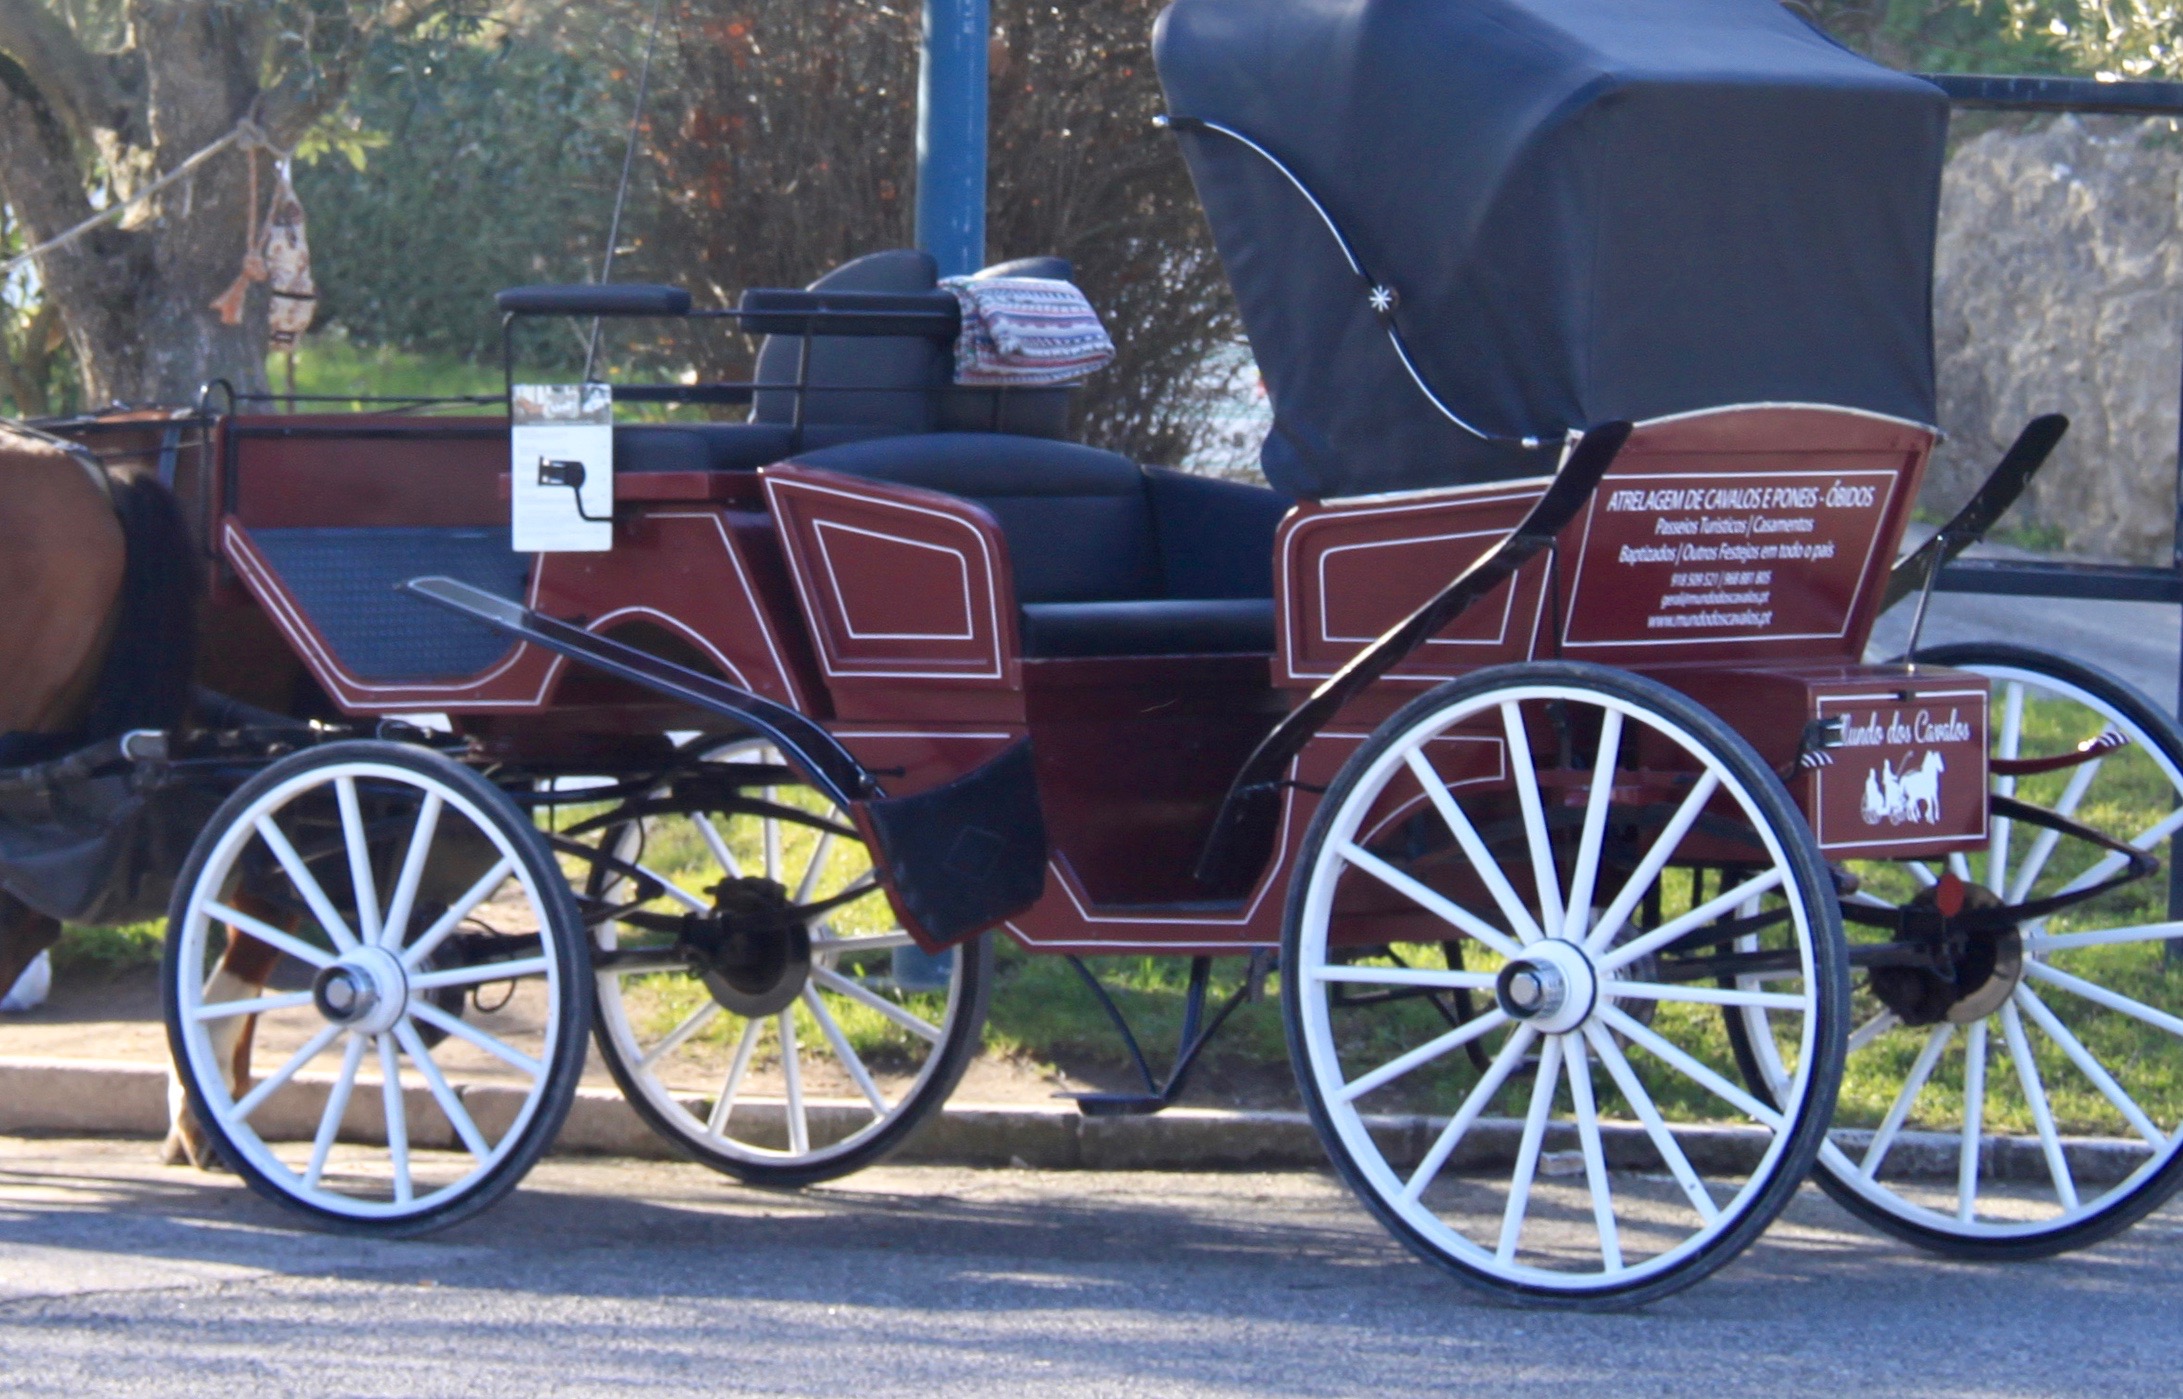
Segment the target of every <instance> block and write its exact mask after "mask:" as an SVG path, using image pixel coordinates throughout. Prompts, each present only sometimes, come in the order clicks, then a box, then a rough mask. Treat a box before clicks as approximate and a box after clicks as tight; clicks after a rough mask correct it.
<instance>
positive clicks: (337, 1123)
mask: <svg viewBox="0 0 2183 1399" xmlns="http://www.w3.org/2000/svg"><path fill="white" fill-rule="evenodd" d="M363 1062H364V1037H363V1036H362V1035H352V1036H350V1038H349V1047H348V1049H347V1050H346V1051H344V1052H343V1054H342V1056H341V1072H340V1073H339V1074H337V1075H335V1077H334V1086H333V1090H332V1091H331V1092H329V1093H328V1094H327V1095H326V1107H325V1109H324V1110H323V1111H322V1112H320V1113H319V1115H318V1135H317V1136H315V1137H313V1138H312V1139H311V1160H310V1164H309V1165H307V1166H305V1167H304V1168H303V1188H304V1189H305V1190H316V1189H318V1179H319V1177H320V1176H322V1175H324V1174H325V1172H326V1156H327V1153H329V1152H331V1151H332V1150H333V1149H334V1140H335V1139H336V1138H337V1137H339V1136H340V1135H341V1119H342V1118H344V1117H346V1116H348V1113H349V1095H350V1094H351V1093H354V1092H355V1091H356V1071H357V1069H358V1068H360V1067H361V1066H362V1065H363Z"/></svg>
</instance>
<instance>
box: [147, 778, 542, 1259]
mask: <svg viewBox="0 0 2183 1399" xmlns="http://www.w3.org/2000/svg"><path fill="white" fill-rule="evenodd" d="M344 777H346V778H350V779H359V778H361V779H366V780H374V781H389V782H395V783H400V784H402V785H405V786H409V787H412V788H415V789H418V790H419V791H420V792H422V793H426V794H432V795H437V796H438V797H439V798H440V800H441V802H442V803H443V804H444V805H445V806H446V807H451V808H453V809H454V810H456V811H459V812H461V813H462V815H463V816H465V817H466V818H468V819H469V821H470V822H471V824H472V825H474V826H475V827H477V828H478V829H479V830H480V831H483V832H484V833H485V835H486V836H487V838H488V839H490V840H491V841H492V843H493V847H494V849H495V850H497V851H498V852H499V853H500V855H501V857H502V858H503V859H505V860H506V861H507V862H508V864H509V866H510V870H509V877H510V878H513V879H515V880H516V881H517V882H518V883H519V884H520V885H521V886H522V889H523V895H524V898H525V900H526V901H527V902H528V903H529V905H530V908H531V911H532V912H533V913H534V914H536V916H537V920H538V926H539V946H540V955H541V956H542V957H543V958H544V960H545V962H546V972H545V977H544V981H545V984H546V995H547V1003H546V1015H545V1031H544V1035H545V1046H544V1049H543V1051H542V1052H541V1053H540V1055H539V1056H538V1064H539V1072H538V1073H537V1074H535V1075H533V1076H532V1080H531V1086H530V1088H529V1090H528V1092H527V1093H526V1094H525V1095H524V1100H523V1105H522V1107H521V1108H520V1109H518V1111H517V1112H516V1114H515V1116H514V1118H513V1119H512V1120H511V1121H510V1123H509V1125H508V1126H507V1127H506V1128H505V1129H503V1131H502V1133H501V1136H500V1140H499V1141H498V1142H496V1143H494V1144H493V1148H492V1150H491V1151H489V1152H488V1153H486V1155H485V1157H484V1159H482V1160H480V1159H479V1158H477V1157H476V1156H474V1155H473V1156H471V1157H470V1160H471V1163H472V1164H471V1168H470V1169H469V1170H467V1171H465V1172H464V1173H463V1174H462V1175H461V1176H459V1177H457V1178H456V1179H455V1180H454V1181H452V1182H451V1183H449V1184H447V1185H444V1186H441V1187H440V1188H438V1189H436V1190H434V1191H432V1192H431V1193H429V1194H426V1195H421V1196H417V1197H415V1198H413V1199H411V1200H409V1201H407V1202H403V1201H400V1200H393V1201H376V1200H366V1199H358V1198H356V1197H354V1196H350V1195H345V1194H342V1193H341V1192H339V1191H336V1190H328V1189H326V1188H325V1186H324V1184H323V1181H324V1179H325V1177H324V1176H323V1175H321V1176H320V1181H321V1184H320V1185H317V1186H311V1185H308V1184H306V1183H305V1181H304V1179H303V1173H302V1172H299V1171H297V1170H295V1169H294V1168H292V1167H291V1166H289V1165H288V1163H287V1162H285V1161H283V1160H281V1159H280V1158H279V1157H278V1156H277V1155H275V1154H274V1153H273V1151H272V1149H271V1147H270V1146H268V1144H267V1143H266V1141H265V1139H264V1138H263V1137H262V1136H260V1135H259V1133H258V1132H257V1130H256V1129H255V1128H253V1127H251V1126H250V1124H249V1120H248V1119H247V1118H245V1119H240V1120H237V1119H235V1118H234V1117H233V1112H234V1109H235V1096H234V1094H233V1092H232V1091H231V1090H230V1088H229V1086H228V1082H227V1076H226V1074H225V1072H224V1071H223V1070H222V1068H221V1066H220V1064H219V1062H218V1060H217V1059H216V1058H215V1057H214V1055H213V1049H212V1040H211V1032H210V1029H209V1028H208V1027H209V1025H210V1023H211V1022H209V1021H206V1020H202V1019H199V1018H198V1016H197V1014H196V1011H197V1010H198V1009H199V1008H200V1007H202V1006H203V1005H204V1003H205V1002H204V979H203V976H202V968H203V967H204V966H205V964H206V961H207V957H208V953H209V951H210V948H209V933H210V930H211V927H212V925H213V923H215V922H224V920H220V919H217V918H216V917H215V916H214V915H213V914H212V913H211V911H210V910H209V909H208V908H207V905H208V904H210V903H213V902H216V901H218V899H219V893H220V889H221V886H222V885H224V884H225V883H226V881H227V878H228V876H229V875H230V874H231V873H233V871H234V865H235V859H236V857H237V856H238V855H239V854H240V853H241V852H242V849H243V847H244V846H245V845H247V844H248V843H249V842H250V840H251V838H252V837H253V836H255V835H256V834H257V822H258V821H259V819H260V818H262V817H266V816H270V815H272V814H274V813H276V812H278V811H279V810H281V809H282V808H283V807H285V806H287V805H288V804H289V803H290V802H291V801H292V800H294V799H295V798H296V797H297V796H299V795H301V794H303V793H304V792H306V791H310V790H314V789H317V788H319V787H323V786H328V785H331V784H332V783H334V782H335V781H338V780H339V779H341V778H344ZM506 882H507V881H506V880H505V879H503V880H502V886H503V887H504V886H505V884H506ZM547 908H548V905H547V904H546V902H545V901H544V900H543V899H542V898H541V897H540V896H539V891H538V886H537V885H536V884H535V883H534V882H533V879H532V872H531V868H530V857H529V855H528V854H527V852H525V851H523V850H521V849H520V848H519V847H518V846H517V844H516V843H515V842H513V841H511V840H510V839H509V838H508V836H507V833H506V832H504V831H502V830H501V829H500V827H499V826H498V824H497V823H495V822H494V821H492V820H491V819H490V818H489V817H487V816H486V815H485V813H484V812H483V811H482V810H480V809H479V808H478V806H477V805H476V804H475V803H474V802H472V801H471V800H470V798H469V797H468V796H467V795H466V794H464V793H463V792H461V791H458V790H457V789H456V788H455V787H454V786H453V785H452V784H449V783H446V782H443V781H441V780H440V779H439V778H437V777H434V776H432V775H431V774H429V773H424V772H419V771H417V770H416V769H414V768H409V767H403V766H399V765H396V764H392V763H382V762H374V761H370V760H351V761H346V762H340V763H328V764H323V765H319V766H313V767H307V768H305V769H304V770H302V771H300V772H298V773H296V774H295V775H294V776H292V777H290V778H288V779H287V780H286V781H284V782H281V783H279V784H278V785H276V786H274V787H272V788H271V789H269V790H267V791H266V792H263V793H261V794H260V795H259V796H258V798H257V800H255V801H253V802H252V803H251V804H250V805H249V807H248V808H246V809H245V810H243V811H242V812H240V813H238V814H237V815H236V817H235V818H234V819H233V820H232V821H230V822H229V823H228V826H227V829H226V830H224V831H222V832H221V834H220V839H219V840H218V841H217V842H216V843H215V844H214V845H213V848H212V851H211V853H210V854H209V855H208V856H207V857H206V859H205V865H204V868H203V869H202V870H201V871H200V872H199V874H198V877H197V881H196V883H195V884H193V885H192V886H191V887H190V897H189V905H188V908H187V911H186V913H185V916H184V919H183V925H182V930H181V943H180V946H179V948H178V949H177V972H178V976H177V985H176V987H175V992H176V995H177V999H178V1002H179V1004H180V1007H181V1016H180V1020H181V1023H182V1027H183V1030H182V1041H183V1047H184V1048H185V1050H186V1051H187V1052H188V1055H189V1070H190V1077H191V1080H192V1082H193V1083H194V1085H195V1087H196V1089H197V1091H198V1093H199V1094H200V1095H201V1096H202V1097H203V1098H204V1100H205V1105H206V1106H207V1107H208V1108H210V1109H211V1110H212V1112H213V1115H214V1116H215V1117H216V1118H217V1119H218V1124H219V1131H220V1133H221V1135H222V1136H224V1137H225V1138H226V1139H227V1141H228V1142H229V1143H230V1144H231V1145H232V1146H234V1147H235V1149H236V1150H238V1151H240V1152H241V1153H242V1154H243V1155H244V1157H245V1158H247V1159H248V1161H249V1163H250V1164H251V1166H252V1167H254V1168H255V1169H256V1170H257V1171H258V1172H259V1174H260V1175H262V1176H263V1177H264V1178H265V1179H266V1180H267V1181H269V1182H270V1183H272V1184H273V1185H274V1186H275V1187H276V1188H278V1189H279V1190H280V1191H281V1192H282V1193H284V1194H286V1195H288V1196H290V1197H291V1198H293V1199H296V1200H299V1201H302V1202H303V1203H305V1204H308V1205H310V1206H312V1207H313V1208H316V1209H320V1210H324V1211H326V1212H327V1213H329V1214H338V1215H343V1216H346V1217H348V1218H352V1219H365V1220H386V1219H401V1218H406V1217H408V1216H411V1215H421V1214H426V1213H429V1212H431V1211H432V1210H435V1209H437V1208H439V1207H441V1206H443V1205H446V1204H449V1203H451V1202H453V1201H455V1200H457V1199H459V1198H460V1197H461V1196H463V1195H465V1194H467V1193H468V1192H470V1191H471V1190H473V1189H475V1188H477V1187H478V1186H479V1185H481V1184H483V1183H484V1182H485V1181H487V1180H489V1179H490V1178H491V1177H492V1176H493V1174H494V1173H495V1172H496V1171H497V1170H498V1169H499V1168H500V1166H501V1165H502V1164H503V1163H504V1162H505V1161H506V1160H507V1159H508V1157H509V1156H510V1154H512V1153H513V1152H514V1151H515V1149H516V1147H517V1145H518V1144H519V1143H521V1142H522V1140H523V1139H524V1137H525V1135H526V1134H527V1133H528V1131H529V1130H530V1126H531V1122H532V1120H533V1119H534V1118H535V1117H536V1116H537V1115H538V1112H539V1109H540V1107H541V1106H542V1105H543V1104H544V1102H545V1100H546V1096H547V1093H548V1090H549V1089H550V1088H551V1086H552V1082H553V1064H554V1061H555V1059H556V1058H557V1057H558V1051H559V1048H560V1036H561V1008H562V1007H561V996H562V986H561V978H562V975H563V971H564V969H563V967H562V965H561V958H560V957H559V956H558V955H556V952H555V947H554V939H553V935H552V931H551V927H550V923H551V920H550V918H549V916H548V913H547ZM403 1021H404V1023H409V1017H408V1016H407V1015H406V1014H405V1016H404V1017H403ZM387 1033H388V1034H389V1035H391V1034H392V1032H391V1031H389V1032H387ZM351 1038H376V1037H372V1036H360V1035H359V1034H358V1033H357V1032H354V1031H343V1032H342V1033H341V1034H339V1035H337V1036H335V1040H341V1039H351ZM333 1043H334V1041H332V1040H330V1041H329V1042H328V1044H327V1045H326V1046H325V1048H327V1049H330V1048H332V1045H333ZM323 1052H324V1051H323V1050H321V1053H323ZM407 1053H408V1051H407V1050H406V1049H405V1050H403V1051H402V1054H403V1055H404V1056H405V1057H406V1056H407ZM405 1091H406V1090H405Z"/></svg>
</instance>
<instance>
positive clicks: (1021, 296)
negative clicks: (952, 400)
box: [940, 277, 1114, 385]
mask: <svg viewBox="0 0 2183 1399" xmlns="http://www.w3.org/2000/svg"><path fill="white" fill-rule="evenodd" d="M940 285H941V286H943V287H946V288H947V289H948V290H949V291H951V292H953V293H955V299H956V300H957V301H958V302H960V303H961V304H962V308H963V328H962V333H961V334H960V335H958V336H957V337H956V340H955V382H956V383H958V384H1012V385H1037V384H1073V383H1076V382H1078V381H1079V380H1082V379H1084V378H1086V377H1087V376H1089V375H1091V374H1092V373H1094V372H1095V371H1097V370H1100V369H1103V368H1105V367H1106V365H1107V363H1108V362H1109V361H1110V360H1112V359H1113V358H1114V342H1113V341H1112V340H1110V339H1108V338H1107V328H1106V327H1105V326H1103V325H1101V324H1100V323H1099V313H1098V312H1097V311H1094V310H1093V309H1092V308H1091V303H1090V302H1088V301H1086V300H1085V299H1084V293H1083V292H1081V291H1078V290H1077V289H1076V286H1075V284H1074V283H1071V282H1063V281H1056V280H1053V279H1051V278H1046V277H985V278H970V277H948V278H944V279H943V280H942V281H941V283H940Z"/></svg>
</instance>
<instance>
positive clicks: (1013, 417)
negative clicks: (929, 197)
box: [939, 257, 1076, 438]
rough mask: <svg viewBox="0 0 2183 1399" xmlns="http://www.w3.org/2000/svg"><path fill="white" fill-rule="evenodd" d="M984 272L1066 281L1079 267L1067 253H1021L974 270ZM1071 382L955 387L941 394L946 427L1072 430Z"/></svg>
mask: <svg viewBox="0 0 2183 1399" xmlns="http://www.w3.org/2000/svg"><path fill="white" fill-rule="evenodd" d="M981 277H1049V278H1052V279H1053V280H1055V281H1060V282H1067V281H1072V280H1074V278H1075V277H1076V268H1075V267H1074V266H1072V265H1071V264H1070V262H1069V260H1068V259H1067V258H1065V257H1019V258H1017V259H1015V260H1014V261H1013V262H1000V263H995V264H994V265H993V266H991V267H987V268H982V269H980V270H979V271H978V272H976V273H975V274H973V276H972V278H971V280H973V281H976V280H977V279H979V278H981ZM1069 396H1070V390H1069V388H1068V386H1067V385H1061V386H1058V387H1055V388H1050V389H1008V390H1006V391H1002V390H1000V389H973V388H962V387H960V386H958V387H952V388H950V389H948V390H947V392H946V393H944V394H942V395H941V398H940V424H939V426H940V430H941V431H942V432H1007V433H1014V434H1016V435H1018V436H1021V437H1055V438H1066V437H1067V436H1068V435H1069Z"/></svg>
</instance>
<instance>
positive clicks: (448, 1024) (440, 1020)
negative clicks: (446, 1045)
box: [409, 1001, 546, 1078]
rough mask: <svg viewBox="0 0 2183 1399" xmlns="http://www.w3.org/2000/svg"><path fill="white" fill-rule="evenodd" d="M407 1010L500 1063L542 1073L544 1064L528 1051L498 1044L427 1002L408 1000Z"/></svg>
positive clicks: (482, 1032)
mask: <svg viewBox="0 0 2183 1399" xmlns="http://www.w3.org/2000/svg"><path fill="white" fill-rule="evenodd" d="M409 1013H410V1014H411V1015H412V1016H415V1017H416V1018H417V1019H419V1020H422V1021H424V1022H425V1023H426V1024H428V1025H436V1026H438V1027H439V1028H440V1029H442V1030H445V1031H447V1033H449V1034H450V1035H453V1036H454V1037H455V1038H457V1039H460V1040H467V1041H468V1042H469V1043H471V1044H474V1045H476V1046H477V1047H478V1048H479V1049H482V1050H484V1051H485V1052H486V1053H487V1054H490V1055H492V1056H493V1057H494V1058H495V1059H498V1060H500V1062H502V1063H503V1064H506V1065H508V1066H509V1067H510V1068H515V1069H521V1070H522V1071H523V1072H524V1073H527V1074H529V1075H530V1076H531V1077H532V1078H538V1077H540V1076H542V1075H543V1074H544V1073H545V1072H546V1067H545V1065H543V1064H541V1063H539V1062H538V1061H537V1060H536V1059H533V1058H531V1057H530V1056H529V1055H528V1054H525V1053H523V1052H522V1051H521V1050H519V1049H515V1048H512V1047H511V1046H509V1045H505V1044H502V1043H501V1042H500V1041H499V1040H496V1039H494V1038H493V1037H492V1036H491V1035H488V1034H486V1033H485V1032H484V1031H483V1030H480V1029H478V1028H477V1027H476V1026H474V1025H469V1024H466V1023H464V1022H463V1021H462V1020H460V1019H458V1018H457V1017H455V1016H452V1015H449V1014H448V1013H447V1012H446V1011H443V1010H441V1009H440V1008H439V1007H438V1006H436V1005H434V1004H432V1003H431V1002H430V1001H411V1002H410V1003H409Z"/></svg>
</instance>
